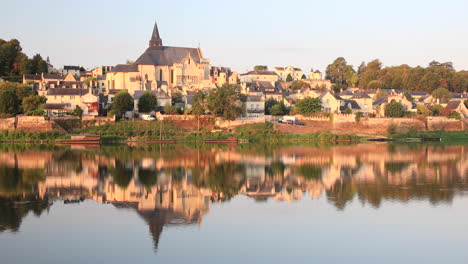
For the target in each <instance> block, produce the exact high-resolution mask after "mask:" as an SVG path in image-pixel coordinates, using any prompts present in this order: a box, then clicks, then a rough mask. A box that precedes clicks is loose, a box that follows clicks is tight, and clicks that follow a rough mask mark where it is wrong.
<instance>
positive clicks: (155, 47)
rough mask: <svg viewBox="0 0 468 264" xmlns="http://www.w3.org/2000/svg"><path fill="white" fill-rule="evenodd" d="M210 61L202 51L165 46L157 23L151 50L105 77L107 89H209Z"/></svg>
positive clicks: (133, 90) (167, 90)
mask: <svg viewBox="0 0 468 264" xmlns="http://www.w3.org/2000/svg"><path fill="white" fill-rule="evenodd" d="M210 68H211V66H210V60H209V59H207V58H204V57H203V54H202V52H201V49H200V48H180V47H170V46H163V44H162V39H161V38H160V36H159V31H158V27H157V25H156V24H155V25H154V29H153V33H152V35H151V39H150V41H149V47H148V49H147V50H146V51H145V52H144V53H143V54H142V55H141V56H140V57H139V58H138V59H137V60H136V61H135V62H134V63H133V64H129V65H126V64H119V65H117V66H115V67H114V68H113V69H112V70H111V71H109V72H108V73H107V74H106V81H107V89H108V90H127V91H128V92H129V93H130V94H132V95H133V94H134V93H135V91H137V90H152V91H156V90H160V89H164V88H166V89H165V92H166V93H167V94H168V95H169V96H171V89H172V88H175V87H191V88H200V87H206V86H208V87H209V86H210V85H211V84H210Z"/></svg>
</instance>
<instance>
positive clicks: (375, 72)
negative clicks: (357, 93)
mask: <svg viewBox="0 0 468 264" xmlns="http://www.w3.org/2000/svg"><path fill="white" fill-rule="evenodd" d="M381 68H382V63H381V62H380V61H379V60H378V59H376V60H373V61H371V62H369V63H367V65H366V67H365V68H364V71H363V72H362V73H361V79H360V80H359V87H360V88H361V89H375V88H372V87H371V88H369V87H368V86H369V83H370V82H372V81H374V80H378V79H379V71H380V69H381Z"/></svg>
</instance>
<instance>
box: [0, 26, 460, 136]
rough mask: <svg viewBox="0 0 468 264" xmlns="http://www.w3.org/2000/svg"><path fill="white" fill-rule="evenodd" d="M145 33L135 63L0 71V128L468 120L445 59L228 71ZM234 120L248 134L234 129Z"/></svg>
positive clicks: (330, 125)
mask: <svg viewBox="0 0 468 264" xmlns="http://www.w3.org/2000/svg"><path fill="white" fill-rule="evenodd" d="M148 32H151V34H148V36H149V42H148V45H147V48H146V50H145V51H144V52H143V54H141V56H139V57H138V58H136V59H135V60H134V61H130V60H129V61H127V62H126V63H123V64H117V65H103V66H100V67H97V68H94V69H85V68H83V67H81V66H79V65H76V66H75V65H69V66H64V67H63V69H56V68H54V66H53V65H52V62H51V60H50V59H49V57H47V59H46V60H43V59H42V57H41V56H40V55H36V56H35V57H34V58H33V59H31V60H30V61H28V65H25V66H24V67H29V71H28V72H29V73H23V74H22V75H20V77H17V78H16V79H15V78H14V77H11V78H9V77H8V76H4V77H3V78H2V79H1V82H2V83H1V84H0V87H1V88H2V89H1V90H2V91H3V93H2V94H1V98H0V99H1V100H2V101H1V102H2V104H3V106H2V107H0V108H1V109H0V110H2V113H1V114H2V119H0V130H4V131H23V132H25V133H33V132H34V133H36V134H37V133H41V132H45V133H49V132H54V133H58V134H62V135H63V134H76V133H92V134H99V135H102V136H106V135H107V136H120V137H121V139H125V140H130V139H132V140H149V139H154V140H156V139H159V140H162V139H165V140H177V139H179V140H181V139H183V138H184V137H188V138H190V135H193V136H198V137H202V138H209V137H214V138H223V135H224V138H226V137H227V136H233V135H235V136H238V137H243V136H244V137H245V136H254V134H258V133H267V134H268V133H270V134H271V135H273V134H274V135H275V136H276V137H281V136H279V135H280V134H281V135H283V136H286V137H288V136H287V135H289V136H292V135H296V136H299V135H302V136H304V135H313V134H314V135H320V134H323V133H326V134H327V135H328V136H330V134H331V135H335V136H334V138H335V139H339V138H340V135H341V136H343V135H346V136H344V137H343V139H352V137H351V136H366V137H371V138H375V137H377V138H387V137H388V136H389V135H393V134H399V133H413V134H414V133H418V132H430V131H464V130H465V125H466V124H467V122H466V120H467V119H466V118H467V117H468V108H467V106H468V94H467V89H468V72H466V71H459V72H457V71H456V70H455V69H454V68H453V66H452V64H451V63H450V62H443V63H440V62H437V61H432V62H430V63H429V65H428V66H427V67H420V66H418V67H410V66H408V65H401V66H396V67H383V66H382V63H381V62H380V61H379V60H378V59H376V60H373V61H371V62H368V63H364V62H363V63H362V64H361V65H360V66H359V67H358V68H357V69H355V68H353V66H351V65H348V64H347V62H346V60H345V59H344V58H342V57H339V58H337V59H336V60H335V61H333V62H332V63H331V64H330V65H328V67H327V68H326V69H321V70H319V69H314V68H313V67H311V68H310V69H301V68H298V67H295V66H288V65H275V66H274V67H272V68H270V67H268V66H266V65H257V66H255V67H253V68H252V69H250V70H247V71H246V72H236V71H233V70H231V68H230V67H228V66H226V65H223V66H214V65H211V63H210V59H209V58H206V57H204V55H203V52H202V49H201V47H197V48H192V47H172V46H165V45H164V43H163V36H161V35H160V33H159V29H158V25H157V24H156V23H155V24H154V27H153V29H152V31H150V30H148ZM3 42H4V44H2V45H6V44H8V45H13V44H14V43H12V42H15V43H16V45H18V46H19V43H17V42H18V41H17V40H11V41H10V42H6V41H3ZM312 66H313V65H312ZM161 121H165V122H167V125H166V126H165V127H162V126H163V125H162V123H161V125H157V126H158V128H157V129H156V131H152V129H153V128H155V126H153V127H152V126H151V125H148V123H151V122H154V123H158V122H161ZM118 123H121V124H120V125H116V124H118ZM124 124H125V125H124ZM158 124H159V123H158ZM102 126H105V129H99V128H102ZM93 127H96V128H94V129H93ZM109 127H111V128H112V127H113V128H114V129H111V128H109ZM124 127H125V128H124ZM236 128H241V129H240V130H236ZM242 128H244V130H246V131H245V133H247V134H248V135H247V134H245V133H244V135H239V134H236V133H237V132H239V131H242ZM153 130H154V129H153ZM266 130H267V131H266ZM112 131H113V132H112ZM275 131H276V132H277V133H276V132H275ZM275 133H276V134H275ZM278 133H279V134H278ZM10 134H11V133H10ZM267 134H265V135H267ZM34 137H35V136H34V135H31V139H32V140H33V139H34ZM36 137H38V138H41V137H39V136H37V135H36ZM53 137H54V136H53ZM55 137H58V136H57V135H56V136H55ZM230 138H231V137H230ZM43 139H49V138H47V137H44V138H43ZM264 139H265V138H264ZM2 140H7V141H8V140H13V141H14V140H15V138H9V137H8V136H4V138H3V139H2Z"/></svg>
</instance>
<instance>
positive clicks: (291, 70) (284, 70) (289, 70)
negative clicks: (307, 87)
mask: <svg viewBox="0 0 468 264" xmlns="http://www.w3.org/2000/svg"><path fill="white" fill-rule="evenodd" d="M273 71H274V72H276V74H278V76H279V79H280V80H281V81H284V82H285V81H287V78H288V75H291V78H292V80H293V81H296V80H300V79H302V74H303V73H302V69H300V68H295V67H293V66H288V67H275V68H274V69H273Z"/></svg>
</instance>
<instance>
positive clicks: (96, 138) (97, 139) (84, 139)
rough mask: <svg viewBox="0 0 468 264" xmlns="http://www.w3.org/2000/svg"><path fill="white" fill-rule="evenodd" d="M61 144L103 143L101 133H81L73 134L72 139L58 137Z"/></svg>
mask: <svg viewBox="0 0 468 264" xmlns="http://www.w3.org/2000/svg"><path fill="white" fill-rule="evenodd" d="M56 142H57V143H59V144H98V145H100V144H101V136H100V135H90V134H80V135H72V136H71V138H70V139H57V140H56Z"/></svg>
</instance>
